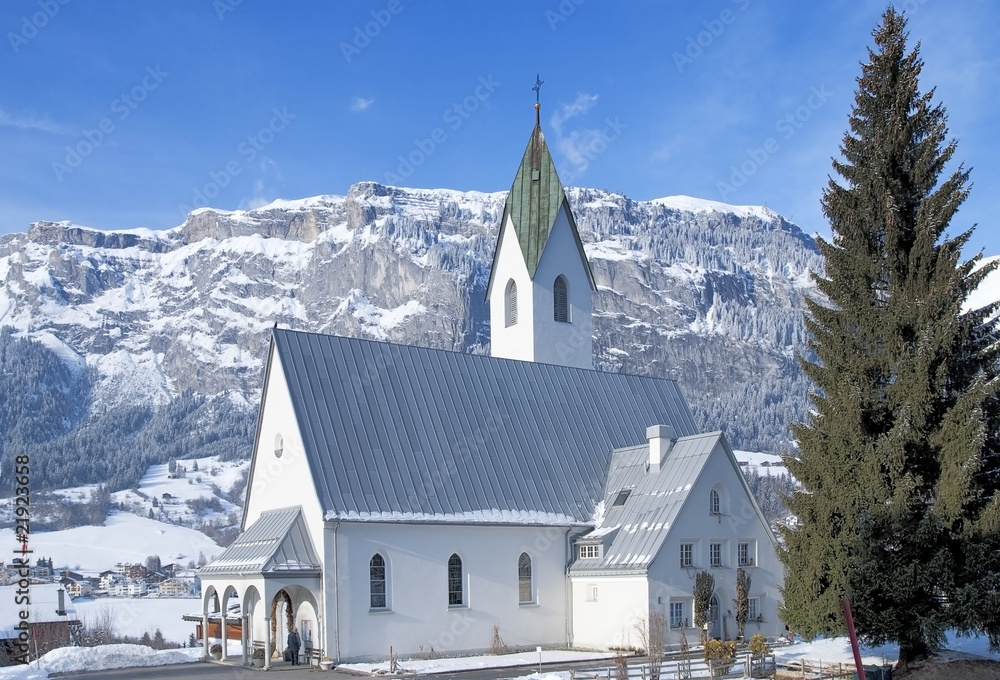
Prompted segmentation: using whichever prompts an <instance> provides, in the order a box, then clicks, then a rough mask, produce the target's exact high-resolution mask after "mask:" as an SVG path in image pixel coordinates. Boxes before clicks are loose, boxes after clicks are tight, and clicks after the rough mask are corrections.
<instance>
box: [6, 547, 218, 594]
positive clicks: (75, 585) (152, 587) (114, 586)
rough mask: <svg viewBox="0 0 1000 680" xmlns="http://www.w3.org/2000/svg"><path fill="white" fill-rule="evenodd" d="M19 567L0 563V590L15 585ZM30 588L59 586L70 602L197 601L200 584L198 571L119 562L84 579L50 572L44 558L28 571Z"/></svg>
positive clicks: (62, 571) (59, 571)
mask: <svg viewBox="0 0 1000 680" xmlns="http://www.w3.org/2000/svg"><path fill="white" fill-rule="evenodd" d="M19 578H20V576H19V575H18V567H17V566H15V565H9V564H5V563H3V562H0V586H6V585H14V584H16V583H17V581H18V579H19ZM28 578H29V579H30V580H31V583H32V585H41V584H52V583H58V584H60V585H61V586H62V587H63V589H64V590H65V591H66V594H67V595H69V596H70V597H71V598H73V599H77V598H81V597H197V596H198V595H199V594H200V592H201V582H200V581H199V579H198V576H197V570H195V569H191V568H185V567H182V566H181V565H179V564H166V565H161V566H159V568H158V569H155V568H154V569H151V568H150V567H149V566H147V565H145V564H139V563H135V564H129V563H123V562H119V563H118V564H116V565H115V567H114V569H109V570H107V571H102V572H101V573H100V574H99V575H98V576H85V575H83V574H80V573H77V572H75V571H72V570H70V569H65V568H63V569H57V568H53V566H52V560H51V559H46V558H44V557H42V558H39V559H38V560H37V562H36V563H35V564H34V565H32V566H31V567H29V575H28Z"/></svg>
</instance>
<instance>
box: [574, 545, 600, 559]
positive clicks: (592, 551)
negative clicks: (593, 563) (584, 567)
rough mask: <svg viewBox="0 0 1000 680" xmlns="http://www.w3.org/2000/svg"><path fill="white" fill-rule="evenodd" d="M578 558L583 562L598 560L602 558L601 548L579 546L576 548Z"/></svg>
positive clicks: (597, 546) (596, 546)
mask: <svg viewBox="0 0 1000 680" xmlns="http://www.w3.org/2000/svg"><path fill="white" fill-rule="evenodd" d="M576 556H577V558H579V559H581V560H592V559H597V558H599V557H600V556H601V546H599V545H578V546H576Z"/></svg>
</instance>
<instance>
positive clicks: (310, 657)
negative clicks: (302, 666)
mask: <svg viewBox="0 0 1000 680" xmlns="http://www.w3.org/2000/svg"><path fill="white" fill-rule="evenodd" d="M302 658H303V659H305V662H306V663H307V664H308V665H310V666H318V665H319V662H320V661H322V660H323V650H322V649H319V648H318V647H306V648H305V649H304V650H302Z"/></svg>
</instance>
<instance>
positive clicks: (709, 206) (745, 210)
mask: <svg viewBox="0 0 1000 680" xmlns="http://www.w3.org/2000/svg"><path fill="white" fill-rule="evenodd" d="M649 202H650V203H652V204H653V205H662V206H663V207H665V208H668V209H670V210H680V211H683V212H693V213H705V212H718V213H730V214H733V215H736V216H738V217H757V218H759V219H762V220H766V221H768V222H770V221H772V220H775V219H778V217H779V216H778V213H776V212H774V211H773V210H771V209H770V208H766V207H764V206H762V205H730V204H729V203H722V202H721V201H710V200H708V199H704V198H695V197H693V196H683V195H678V196H665V197H663V198H654V199H653V200H651V201H649Z"/></svg>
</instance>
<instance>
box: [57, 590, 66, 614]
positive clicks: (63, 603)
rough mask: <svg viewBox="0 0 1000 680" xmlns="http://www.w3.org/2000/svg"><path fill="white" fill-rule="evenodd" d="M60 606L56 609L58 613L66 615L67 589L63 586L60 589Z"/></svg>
mask: <svg viewBox="0 0 1000 680" xmlns="http://www.w3.org/2000/svg"><path fill="white" fill-rule="evenodd" d="M58 593H59V608H58V609H56V614H58V615H59V616H66V591H65V590H63V589H62V588H60V589H59V591H58Z"/></svg>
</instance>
